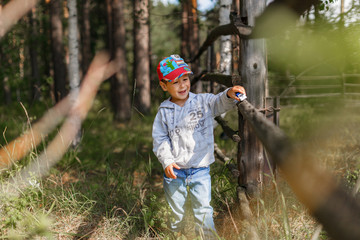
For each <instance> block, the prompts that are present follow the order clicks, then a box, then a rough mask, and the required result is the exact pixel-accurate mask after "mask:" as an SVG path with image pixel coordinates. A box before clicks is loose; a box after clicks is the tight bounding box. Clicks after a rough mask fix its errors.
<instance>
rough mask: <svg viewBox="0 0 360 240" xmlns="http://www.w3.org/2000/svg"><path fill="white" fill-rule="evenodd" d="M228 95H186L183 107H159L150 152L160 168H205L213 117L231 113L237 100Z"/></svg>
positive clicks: (211, 156) (211, 149) (209, 156)
mask: <svg viewBox="0 0 360 240" xmlns="http://www.w3.org/2000/svg"><path fill="white" fill-rule="evenodd" d="M227 91H228V89H226V90H225V91H223V92H221V93H219V94H217V95H214V94H211V93H203V94H194V93H191V92H190V93H189V98H188V99H187V101H186V102H185V104H184V106H182V107H181V106H179V105H177V104H175V103H173V102H171V101H170V98H169V99H167V100H165V101H164V102H162V103H161V104H160V107H159V110H158V113H157V115H156V117H155V120H154V124H153V130H152V137H153V151H154V153H155V155H156V156H157V158H158V159H159V161H160V162H161V164H162V166H163V168H164V169H165V168H166V167H167V166H169V165H170V164H172V163H176V164H177V165H178V166H179V167H180V168H185V169H187V168H200V167H207V166H209V165H210V164H211V163H213V162H214V161H215V157H214V117H216V116H219V115H221V114H222V113H224V112H227V111H228V110H230V109H232V108H233V107H234V106H235V104H236V102H237V101H236V100H234V99H232V98H229V97H228V96H227Z"/></svg>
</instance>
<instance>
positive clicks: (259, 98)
mask: <svg viewBox="0 0 360 240" xmlns="http://www.w3.org/2000/svg"><path fill="white" fill-rule="evenodd" d="M241 4H242V6H241V17H242V19H243V20H244V21H245V23H246V24H248V25H249V26H254V25H255V17H256V16H258V15H259V14H260V13H261V12H262V11H263V10H264V8H265V1H263V0H254V1H244V0H243V1H242V2H241ZM240 48H241V50H240V52H241V58H240V61H241V62H240V74H241V80H242V84H243V85H244V87H245V89H246V93H247V97H248V101H249V102H250V103H251V104H252V105H253V106H255V107H256V108H257V109H262V108H264V102H265V85H266V78H267V75H266V74H267V71H266V57H265V54H266V51H265V40H264V39H255V40H253V39H251V40H246V39H242V40H241V44H240ZM241 125H242V126H240V128H243V136H242V141H241V144H240V146H239V155H238V166H239V167H240V169H239V170H240V173H242V174H241V176H240V178H239V185H240V186H242V187H244V188H245V189H246V191H247V193H248V194H249V195H250V196H252V195H256V194H257V193H258V191H259V183H261V182H262V169H263V165H264V161H265V156H264V151H263V146H262V144H261V142H260V141H259V139H258V138H257V137H256V135H255V133H254V131H253V130H252V128H251V126H250V125H249V123H248V122H247V121H243V122H242V124H241ZM239 131H240V129H239Z"/></svg>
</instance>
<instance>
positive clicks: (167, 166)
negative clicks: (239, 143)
mask: <svg viewBox="0 0 360 240" xmlns="http://www.w3.org/2000/svg"><path fill="white" fill-rule="evenodd" d="M157 73H158V76H159V80H160V86H161V88H162V89H163V90H164V91H167V92H169V94H170V98H169V99H167V100H165V101H164V102H162V103H161V105H160V107H159V111H158V113H157V115H156V117H155V120H154V125H153V132H152V137H153V146H154V148H153V151H154V153H155V155H156V156H157V158H158V159H159V161H160V162H161V164H162V166H163V168H164V170H165V175H164V182H163V184H164V191H165V198H166V201H167V202H168V203H169V205H170V208H171V209H172V211H173V215H174V221H173V222H171V223H170V228H171V229H172V230H173V231H174V232H181V231H182V230H183V227H184V222H183V219H184V213H185V209H184V207H185V202H186V198H187V195H188V194H189V195H190V198H191V205H192V209H193V212H194V217H195V221H196V226H195V230H196V233H197V235H202V236H203V237H204V238H205V239H209V238H213V237H215V236H216V230H215V226H214V221H213V209H212V207H211V206H210V201H211V178H210V167H209V165H210V164H211V163H213V162H214V161H215V158H214V136H213V119H214V117H215V116H218V115H220V114H222V113H224V112H226V111H228V110H230V109H232V108H233V107H234V105H235V103H236V101H235V100H237V101H240V99H239V98H238V97H236V95H235V94H236V93H237V92H240V93H242V94H245V90H244V88H243V87H241V86H234V87H232V88H229V89H226V90H225V91H223V92H221V93H219V94H217V95H214V94H209V93H205V94H194V93H191V92H190V79H189V74H192V72H191V70H190V69H189V67H188V65H187V64H186V63H185V62H184V60H183V59H182V58H180V57H179V56H178V55H171V56H170V57H167V58H165V59H163V60H162V61H160V63H159V65H158V67H157ZM233 99H235V100H233ZM187 189H189V190H187Z"/></svg>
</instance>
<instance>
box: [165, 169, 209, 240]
mask: <svg viewBox="0 0 360 240" xmlns="http://www.w3.org/2000/svg"><path fill="white" fill-rule="evenodd" d="M174 172H175V175H176V176H177V178H176V179H171V178H168V177H166V176H165V175H164V191H165V198H166V201H167V202H168V203H169V205H170V207H171V209H172V211H173V220H174V221H171V223H170V228H171V230H173V231H174V232H181V231H182V230H183V228H184V221H183V220H184V214H185V202H186V198H187V197H188V194H189V195H190V199H191V206H192V210H193V212H194V217H195V223H196V225H195V231H196V234H197V235H202V236H203V237H204V239H210V238H214V237H215V236H216V230H215V226H214V220H213V208H212V207H211V206H210V201H211V176H210V167H204V168H189V169H180V170H178V169H175V168H174ZM187 188H189V191H188V189H187Z"/></svg>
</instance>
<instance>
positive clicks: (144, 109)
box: [133, 0, 151, 114]
mask: <svg viewBox="0 0 360 240" xmlns="http://www.w3.org/2000/svg"><path fill="white" fill-rule="evenodd" d="M133 4H134V5H133V6H134V85H135V89H136V91H135V99H134V100H135V102H134V105H135V107H136V108H137V109H138V110H139V111H140V112H141V113H143V114H149V113H150V106H151V96H150V54H149V50H150V48H149V46H150V42H149V35H150V32H149V30H150V27H149V0H134V1H133Z"/></svg>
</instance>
